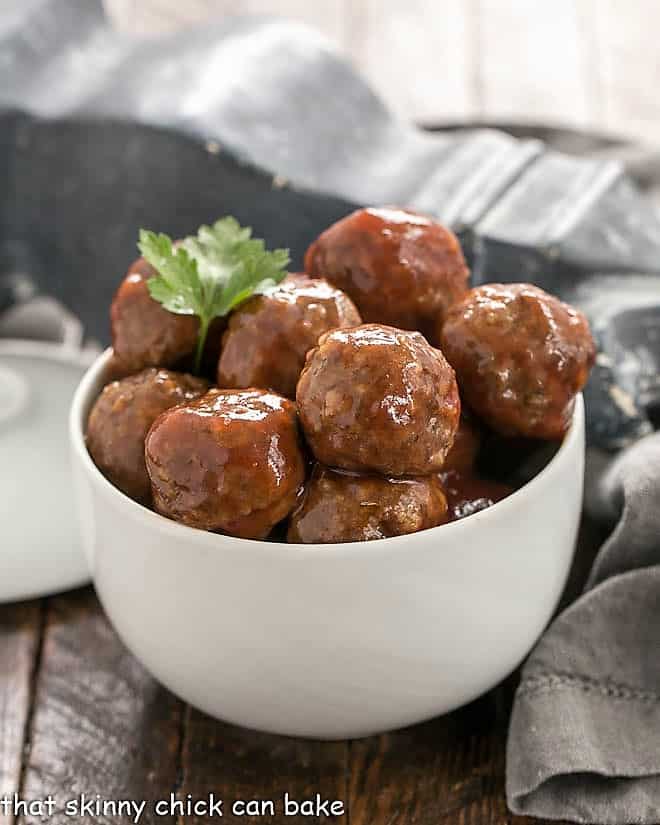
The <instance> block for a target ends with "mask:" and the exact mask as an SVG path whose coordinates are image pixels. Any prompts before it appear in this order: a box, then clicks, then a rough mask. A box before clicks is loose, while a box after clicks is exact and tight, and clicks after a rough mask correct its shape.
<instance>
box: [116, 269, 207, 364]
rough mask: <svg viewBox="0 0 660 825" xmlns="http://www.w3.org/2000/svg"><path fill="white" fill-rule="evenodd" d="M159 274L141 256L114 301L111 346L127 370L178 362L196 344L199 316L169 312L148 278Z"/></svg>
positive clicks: (188, 353)
mask: <svg viewBox="0 0 660 825" xmlns="http://www.w3.org/2000/svg"><path fill="white" fill-rule="evenodd" d="M156 274H157V273H156V270H155V269H154V268H153V267H152V266H151V265H150V264H148V263H147V261H145V259H144V258H138V259H137V260H136V261H134V262H133V263H132V264H131V267H130V269H129V270H128V273H127V275H126V277H125V278H124V280H123V281H122V283H121V284H120V286H119V289H118V290H117V292H116V293H115V297H114V299H113V301H112V306H111V308H110V322H111V327H112V347H113V349H114V352H115V356H116V359H117V361H118V362H119V365H120V366H121V368H123V369H124V370H125V371H126V372H127V373H129V372H137V371H138V370H141V369H143V368H144V367H174V366H177V365H178V364H180V363H181V362H182V361H184V359H186V358H188V357H189V356H191V355H192V353H193V352H194V350H195V346H196V344H197V333H198V330H199V321H198V319H197V318H196V317H194V316H192V315H176V314H175V313H173V312H168V310H166V309H164V307H162V306H161V305H160V304H159V303H158V301H154V299H153V298H152V297H151V295H150V294H149V288H148V286H147V281H148V280H149V278H152V277H153V276H154V275H156Z"/></svg>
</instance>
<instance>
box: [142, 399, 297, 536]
mask: <svg viewBox="0 0 660 825" xmlns="http://www.w3.org/2000/svg"><path fill="white" fill-rule="evenodd" d="M145 452H146V459H147V470H148V471H149V476H150V478H151V487H152V491H153V499H154V505H155V507H156V509H157V510H158V512H159V513H162V515H164V516H167V517H169V518H172V519H175V520H176V521H181V522H183V523H184V524H187V525H189V526H191V527H199V528H201V529H203V530H215V531H219V532H222V533H227V534H229V535H232V536H239V537H241V538H254V539H262V538H265V537H266V536H267V535H268V534H269V533H270V531H271V530H272V528H273V527H274V525H275V524H277V522H279V521H281V520H282V519H284V518H286V516H288V515H289V513H290V512H291V510H292V509H293V507H294V505H295V503H296V499H297V496H298V492H299V490H300V487H301V485H302V483H303V481H304V478H305V458H304V456H303V454H302V451H301V447H300V442H299V433H298V424H297V420H296V408H295V405H294V404H293V402H292V401H289V400H288V399H286V398H282V397H281V396H279V395H275V394H273V393H269V392H265V391H263V390H254V389H251V390H236V391H229V390H217V389H212V390H210V391H209V392H208V393H207V394H206V395H204V396H203V397H202V398H199V399H197V400H196V401H192V402H190V403H189V404H182V405H180V406H178V407H175V408H174V409H172V410H169V411H168V412H166V413H163V415H161V416H160V417H159V418H157V419H156V421H155V422H154V425H153V426H152V428H151V430H150V431H149V434H148V435H147V440H146V451H145Z"/></svg>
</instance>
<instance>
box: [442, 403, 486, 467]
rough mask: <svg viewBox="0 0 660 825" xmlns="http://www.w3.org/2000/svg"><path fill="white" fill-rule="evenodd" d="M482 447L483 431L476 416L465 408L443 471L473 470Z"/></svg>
mask: <svg viewBox="0 0 660 825" xmlns="http://www.w3.org/2000/svg"><path fill="white" fill-rule="evenodd" d="M480 447H481V431H480V430H479V428H478V427H477V424H476V422H475V421H474V418H472V416H470V415H469V414H468V413H466V412H465V410H463V411H462V412H461V417H460V420H459V422H458V429H457V430H456V437H455V438H454V443H453V445H452V448H451V450H450V451H449V452H448V453H447V458H445V461H444V464H443V465H442V469H443V471H446V470H461V471H467V470H471V469H472V467H474V462H475V461H476V460H477V455H478V453H479V448H480Z"/></svg>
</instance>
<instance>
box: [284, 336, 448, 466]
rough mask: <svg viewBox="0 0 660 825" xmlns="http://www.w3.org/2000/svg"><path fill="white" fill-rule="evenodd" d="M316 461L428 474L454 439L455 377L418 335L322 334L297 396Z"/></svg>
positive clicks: (441, 357) (305, 430) (443, 458)
mask: <svg viewBox="0 0 660 825" xmlns="http://www.w3.org/2000/svg"><path fill="white" fill-rule="evenodd" d="M296 398H297V401H298V409H299V412H300V420H301V422H302V426H303V429H304V432H305V435H306V437H307V441H308V443H309V445H310V447H311V449H312V452H313V453H314V455H315V457H316V458H317V459H318V460H319V461H320V462H321V463H323V464H327V465H328V466H331V467H339V468H342V469H345V470H357V471H367V472H369V471H375V472H379V473H383V474H384V475H392V476H403V475H413V476H415V475H428V474H430V473H433V472H435V471H437V470H439V469H440V468H441V467H442V464H443V462H444V460H445V457H446V455H447V453H448V452H449V450H450V449H451V446H452V444H453V441H454V436H455V434H456V429H457V427H458V419H459V416H460V410H461V404H460V400H459V397H458V389H457V386H456V380H455V378H454V371H453V370H452V368H451V367H450V366H449V364H448V363H447V362H446V361H445V358H444V356H443V354H442V353H441V352H440V351H439V350H437V349H434V348H433V347H432V346H431V345H430V344H428V343H427V342H426V340H425V339H424V338H423V336H421V335H420V334H419V333H418V332H407V331H404V330H400V329H394V328H393V327H386V326H381V325H379V324H365V325H363V326H359V327H353V328H352V329H337V330H334V331H332V332H327V333H325V335H322V336H321V338H320V339H319V343H318V346H317V347H316V348H315V349H313V350H311V351H310V352H309V353H308V355H307V362H306V364H305V368H304V370H303V372H302V375H301V376H300V381H299V382H298V390H297V393H296Z"/></svg>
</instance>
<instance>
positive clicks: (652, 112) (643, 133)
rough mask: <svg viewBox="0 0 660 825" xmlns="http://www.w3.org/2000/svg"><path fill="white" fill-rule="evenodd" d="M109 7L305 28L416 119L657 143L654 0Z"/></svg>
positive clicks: (270, 0) (164, 0)
mask: <svg viewBox="0 0 660 825" xmlns="http://www.w3.org/2000/svg"><path fill="white" fill-rule="evenodd" d="M10 1H11V0H10ZM0 2H2V0H0ZM104 2H105V4H106V7H107V9H108V10H109V12H110V13H111V16H112V18H113V19H114V20H115V21H116V23H117V25H118V26H120V27H121V28H123V29H127V30H129V31H131V32H137V33H140V34H147V35H149V34H154V33H157V32H159V31H162V30H166V29H172V28H176V27H180V26H182V25H186V24H188V23H196V22H198V21H202V20H206V19H209V18H212V17H219V16H222V15H225V14H277V15H281V16H286V17H290V18H293V19H297V20H301V21H303V22H305V23H307V24H309V25H311V26H313V27H314V28H316V29H317V30H319V31H321V32H322V33H323V34H324V35H325V36H326V37H328V38H329V39H330V40H332V41H333V42H334V43H335V44H336V45H337V47H338V48H339V49H340V50H341V51H342V52H343V54H344V55H345V56H346V57H347V58H348V59H349V60H350V61H351V62H352V63H353V65H354V66H355V67H356V69H357V70H358V71H359V72H361V73H362V74H363V75H364V76H365V77H366V79H367V80H368V81H369V83H370V84H371V85H372V86H373V88H374V89H375V90H376V91H377V92H378V93H379V94H380V95H381V97H382V98H383V99H384V100H385V101H386V102H387V103H388V104H389V105H390V106H391V107H392V108H393V109H394V110H395V111H396V112H398V113H399V114H401V115H403V116H404V117H408V118H410V119H412V120H415V121H418V122H424V123H446V122H447V121H466V120H469V121H474V120H478V119H484V120H486V121H489V122H493V121H497V122H503V121H507V122H516V123H520V122H523V121H524V122H532V123H536V124H539V123H544V124H548V125H553V126H570V127H573V128H578V129H588V130H591V131H598V132H608V133H614V134H616V135H621V136H623V137H627V138H631V139H633V140H635V141H643V142H647V143H657V141H658V140H659V139H660V95H658V94H657V89H658V85H659V84H660V49H658V45H657V41H658V37H657V32H658V23H659V22H660V5H659V4H658V3H657V0H633V2H630V0H552V2H542V1H541V0H405V2H403V3H402V2H400V0H185V2H182V0H104ZM218 82H220V83H221V82H222V79H221V78H219V81H218Z"/></svg>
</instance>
